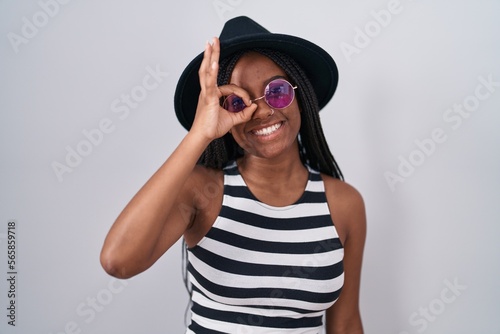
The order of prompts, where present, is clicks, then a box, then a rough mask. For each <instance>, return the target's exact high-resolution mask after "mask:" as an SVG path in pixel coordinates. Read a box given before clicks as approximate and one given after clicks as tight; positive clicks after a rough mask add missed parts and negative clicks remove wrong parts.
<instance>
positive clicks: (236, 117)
mask: <svg viewBox="0 0 500 334" xmlns="http://www.w3.org/2000/svg"><path fill="white" fill-rule="evenodd" d="M256 110H257V104H255V103H252V104H251V105H250V106H248V107H246V108H245V109H243V110H242V111H240V112H237V113H232V112H229V111H228V113H230V114H231V117H232V118H233V126H234V125H237V124H240V123H245V122H248V121H249V120H250V119H251V118H252V115H253V114H254V113H255V111H256Z"/></svg>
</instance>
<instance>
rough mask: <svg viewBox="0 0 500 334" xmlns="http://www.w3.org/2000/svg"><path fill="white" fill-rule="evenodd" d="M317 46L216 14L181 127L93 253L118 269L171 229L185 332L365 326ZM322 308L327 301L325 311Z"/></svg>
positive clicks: (327, 65)
mask: <svg viewBox="0 0 500 334" xmlns="http://www.w3.org/2000/svg"><path fill="white" fill-rule="evenodd" d="M337 79H338V74H337V68H336V65H335V62H334V61H333V59H331V57H330V56H329V55H328V54H327V53H326V52H325V51H324V50H323V49H321V48H320V47H318V46H316V45H314V44H312V43H310V42H308V41H306V40H303V39H300V38H298V37H294V36H288V35H281V34H273V33H270V32H269V31H267V30H266V29H264V28H263V27H262V26H260V25H258V24H257V23H255V22H254V21H252V20H251V19H249V18H247V17H238V18H235V19H232V20H230V21H228V22H227V23H226V24H225V26H224V28H223V30H222V33H221V35H220V38H214V39H213V41H212V43H208V42H207V44H206V46H205V50H204V52H203V53H202V54H200V55H199V56H198V57H196V58H195V59H194V60H193V61H192V62H191V63H190V64H189V65H188V66H187V68H186V69H185V71H184V72H183V74H182V76H181V78H180V80H179V83H178V86H177V90H176V94H175V108H176V114H177V117H178V119H179V121H180V122H181V124H182V125H183V126H184V127H185V128H186V129H188V130H189V132H188V133H187V135H186V136H185V137H184V139H183V140H182V141H181V143H180V144H179V146H178V147H177V148H176V150H175V151H174V152H173V153H172V154H171V155H170V157H169V158H168V159H167V160H166V162H165V163H164V164H163V165H162V166H161V167H160V168H159V170H158V171H157V172H156V173H155V174H154V175H153V176H152V177H151V178H150V180H149V181H148V182H147V183H146V184H145V185H144V186H143V187H142V189H140V191H139V192H138V193H137V194H136V195H135V196H134V198H133V199H132V200H131V201H130V203H129V204H128V205H127V206H126V207H125V209H124V210H123V212H122V213H121V214H120V216H119V217H118V218H117V220H116V222H115V223H114V224H113V226H112V228H111V230H110V231H109V234H108V236H107V238H106V240H105V243H104V246H103V249H102V253H101V263H102V265H103V267H104V269H105V270H106V271H107V272H108V273H109V274H111V275H113V276H115V277H119V278H129V277H132V276H134V275H137V274H138V273H140V272H142V271H144V270H146V269H147V268H149V267H150V266H151V265H153V263H154V262H155V261H156V260H158V259H159V258H160V256H162V254H163V253H165V252H166V251H167V250H168V249H169V248H170V247H171V246H172V245H173V244H174V243H176V242H177V241H178V240H179V239H180V238H181V237H183V238H184V241H185V243H186V245H187V247H188V260H189V264H188V270H189V282H190V284H191V286H192V291H191V299H192V308H191V311H192V319H191V324H190V326H189V328H188V329H187V333H277V332H281V331H283V332H284V333H285V332H286V333H320V332H321V328H322V326H323V324H322V319H323V315H325V319H326V324H325V328H326V332H327V333H328V334H333V333H351V334H353V333H363V329H362V323H361V317H360V313H359V307H358V300H359V285H360V272H361V262H362V254H363V247H364V240H365V231H366V227H365V225H366V223H365V210H364V204H363V200H362V198H361V196H360V195H359V193H358V192H357V191H356V190H355V189H354V188H353V187H352V186H350V185H348V184H347V183H345V182H344V181H343V180H342V174H341V172H340V170H339V168H338V166H337V164H336V162H335V160H334V159H333V156H332V154H331V153H330V151H329V149H328V145H327V144H326V141H325V139H324V135H323V132H322V130H321V125H320V122H319V115H318V112H319V110H320V109H321V108H322V107H324V106H325V105H326V103H327V102H328V101H329V100H330V98H331V97H332V95H333V93H334V91H335V88H336V86H337ZM325 311H326V312H325Z"/></svg>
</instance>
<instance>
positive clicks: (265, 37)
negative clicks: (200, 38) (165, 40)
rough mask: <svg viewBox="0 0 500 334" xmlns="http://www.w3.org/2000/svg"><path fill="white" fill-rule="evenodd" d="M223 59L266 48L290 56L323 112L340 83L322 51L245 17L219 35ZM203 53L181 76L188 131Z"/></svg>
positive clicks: (178, 107)
mask: <svg viewBox="0 0 500 334" xmlns="http://www.w3.org/2000/svg"><path fill="white" fill-rule="evenodd" d="M219 39H220V46H221V53H220V59H223V58H225V57H228V56H230V55H231V54H233V53H235V52H237V51H240V50H248V49H253V48H267V49H272V50H277V51H281V52H283V53H286V54H288V55H290V56H291V57H292V58H293V59H294V60H295V61H296V62H297V63H298V64H299V66H300V67H301V68H302V69H303V70H304V71H305V73H306V75H307V77H308V79H309V81H310V82H311V84H312V85H313V88H314V91H315V92H316V96H317V98H318V104H319V108H320V109H322V108H323V107H324V106H325V105H326V104H327V103H328V101H330V99H331V98H332V96H333V93H334V92H335V89H336V88H337V82H338V70H337V65H336V64H335V61H334V60H333V59H332V57H331V56H330V55H329V54H328V53H327V52H326V51H325V50H324V49H322V48H320V47H319V46H317V45H316V44H313V43H311V42H309V41H307V40H305V39H302V38H299V37H295V36H290V35H283V34H274V33H271V32H269V31H268V30H267V29H265V28H264V27H262V26H261V25H259V24H258V23H257V22H255V21H253V20H252V19H250V18H248V17H246V16H239V17H236V18H233V19H231V20H229V21H227V22H226V24H225V25H224V27H223V29H222V32H221V34H220V37H219ZM202 59H203V53H200V54H199V55H198V56H197V57H196V58H194V59H193V60H192V61H191V62H190V63H189V65H188V66H187V67H186V69H185V70H184V72H182V74H181V77H180V78H179V82H178V83H177V88H176V90H175V95H174V107H175V114H176V115H177V119H178V120H179V122H180V123H181V124H182V126H183V127H185V128H186V129H187V130H189V129H190V128H191V125H192V124H193V120H194V114H195V113H196V106H197V104H198V96H199V95H200V90H201V88H200V81H199V77H198V70H199V68H200V65H201V61H202Z"/></svg>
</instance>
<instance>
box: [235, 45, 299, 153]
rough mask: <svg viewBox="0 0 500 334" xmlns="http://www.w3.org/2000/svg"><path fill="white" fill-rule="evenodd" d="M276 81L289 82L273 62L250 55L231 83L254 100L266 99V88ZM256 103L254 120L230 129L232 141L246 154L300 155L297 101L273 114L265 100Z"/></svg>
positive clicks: (237, 70) (236, 70) (239, 66)
mask: <svg viewBox="0 0 500 334" xmlns="http://www.w3.org/2000/svg"><path fill="white" fill-rule="evenodd" d="M276 78H284V79H286V80H288V81H289V79H288V78H287V76H286V74H285V72H284V71H283V70H282V69H281V68H280V67H279V66H278V65H276V64H275V63H274V62H273V61H272V60H271V59H269V58H267V57H266V56H263V55H261V54H259V53H256V52H250V53H246V54H244V55H243V56H242V57H241V58H240V59H239V60H238V62H237V63H236V66H235V67H234V70H233V72H232V74H231V80H230V83H232V84H235V85H237V86H239V87H241V88H243V89H245V90H246V91H247V92H248V94H250V98H251V99H255V98H258V97H261V96H262V95H264V89H265V87H266V85H267V84H268V83H269V82H270V81H271V80H273V79H276ZM299 89H300V88H299ZM255 103H256V104H257V106H258V107H257V110H256V111H255V112H254V114H253V115H252V119H251V120H250V121H248V122H246V123H243V124H238V125H236V126H234V127H233V128H232V129H231V133H232V135H233V138H234V139H235V140H236V142H237V143H238V145H240V147H241V148H243V150H244V151H245V154H251V155H254V156H258V157H262V158H275V157H279V156H280V155H283V154H287V153H296V152H298V143H297V134H298V133H299V129H300V122H301V121H300V111H299V106H298V104H297V98H295V99H294V100H293V102H292V104H291V105H290V106H288V107H286V108H284V109H274V113H273V114H272V111H271V107H270V106H268V105H267V104H266V102H265V101H264V99H260V100H258V101H255ZM271 114H272V115H271Z"/></svg>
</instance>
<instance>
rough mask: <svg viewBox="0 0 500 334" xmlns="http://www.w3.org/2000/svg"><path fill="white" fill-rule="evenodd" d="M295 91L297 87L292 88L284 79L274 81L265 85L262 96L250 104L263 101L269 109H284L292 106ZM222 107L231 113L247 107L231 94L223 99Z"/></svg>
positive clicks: (241, 100) (239, 98) (240, 99)
mask: <svg viewBox="0 0 500 334" xmlns="http://www.w3.org/2000/svg"><path fill="white" fill-rule="evenodd" d="M295 89H297V86H292V84H291V83H289V82H288V81H286V80H285V79H274V80H272V81H271V82H269V83H268V84H267V86H266V88H265V89H264V95H263V96H261V97H258V98H256V99H253V100H250V102H252V103H253V102H255V101H258V100H262V99H264V101H266V103H267V105H268V106H270V107H271V108H274V109H285V108H286V107H288V106H289V105H290V104H292V102H293V99H294V98H295ZM222 107H223V108H224V109H226V110H228V111H231V112H240V111H242V110H243V109H245V108H246V107H247V106H246V105H245V102H243V99H242V98H241V97H239V96H238V95H236V94H231V95H229V96H228V97H226V98H225V99H224V103H223V104H222Z"/></svg>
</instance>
